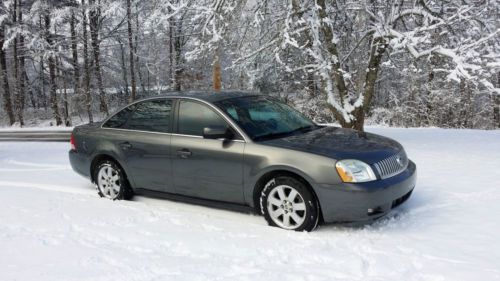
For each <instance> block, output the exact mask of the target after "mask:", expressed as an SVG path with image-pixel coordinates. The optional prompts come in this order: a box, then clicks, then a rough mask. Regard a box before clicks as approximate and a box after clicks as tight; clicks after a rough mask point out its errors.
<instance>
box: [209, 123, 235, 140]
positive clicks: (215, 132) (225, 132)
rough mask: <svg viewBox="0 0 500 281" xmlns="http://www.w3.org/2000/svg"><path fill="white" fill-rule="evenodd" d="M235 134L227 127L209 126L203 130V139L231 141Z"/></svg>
mask: <svg viewBox="0 0 500 281" xmlns="http://www.w3.org/2000/svg"><path fill="white" fill-rule="evenodd" d="M233 137H234V134H233V132H232V131H231V129H229V128H228V127H226V126H208V127H205V128H203V138H205V139H231V138H233Z"/></svg>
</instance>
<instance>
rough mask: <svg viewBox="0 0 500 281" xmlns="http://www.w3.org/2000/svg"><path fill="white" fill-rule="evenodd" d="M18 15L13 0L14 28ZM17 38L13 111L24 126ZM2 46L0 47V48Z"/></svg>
mask: <svg viewBox="0 0 500 281" xmlns="http://www.w3.org/2000/svg"><path fill="white" fill-rule="evenodd" d="M18 14H19V7H18V3H17V0H14V5H13V11H12V22H13V24H14V26H16V25H17V23H18V22H17V17H18ZM18 44H19V38H18V37H17V36H16V37H15V38H14V46H13V51H14V82H15V83H14V95H15V99H14V111H15V112H16V117H17V120H18V121H19V125H20V126H21V127H22V126H24V120H23V106H22V104H23V103H22V95H23V94H24V93H22V92H21V81H20V79H19V46H18ZM1 47H2V46H0V48H1Z"/></svg>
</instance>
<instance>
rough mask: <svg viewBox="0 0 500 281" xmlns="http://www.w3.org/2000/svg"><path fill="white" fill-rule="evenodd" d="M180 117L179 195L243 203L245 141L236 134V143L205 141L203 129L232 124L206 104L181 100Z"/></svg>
mask: <svg viewBox="0 0 500 281" xmlns="http://www.w3.org/2000/svg"><path fill="white" fill-rule="evenodd" d="M176 116H177V118H176V122H175V123H176V124H175V125H176V126H175V131H174V132H175V133H174V134H173V135H172V141H171V143H172V145H171V147H172V156H173V158H172V172H173V173H172V178H173V183H174V188H175V192H176V193H178V194H182V195H187V196H193V197H199V198H205V199H212V200H219V201H226V202H232V203H243V202H244V201H243V163H242V161H243V150H244V148H245V142H244V141H243V138H242V137H241V136H239V135H238V133H236V132H235V134H236V135H237V137H235V139H233V140H222V139H204V138H203V128H205V127H208V126H221V125H222V126H227V127H230V125H229V124H228V123H227V121H226V120H225V119H224V118H223V117H222V115H220V114H219V113H218V112H216V111H215V110H214V109H213V108H212V107H211V106H209V105H207V104H205V103H203V102H199V101H194V100H189V99H180V100H179V101H178V105H177V114H176Z"/></svg>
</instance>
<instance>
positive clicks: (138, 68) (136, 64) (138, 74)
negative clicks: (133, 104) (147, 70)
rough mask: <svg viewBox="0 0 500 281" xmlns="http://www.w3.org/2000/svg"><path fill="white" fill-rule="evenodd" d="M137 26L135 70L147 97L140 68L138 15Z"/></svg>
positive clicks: (137, 15)
mask: <svg viewBox="0 0 500 281" xmlns="http://www.w3.org/2000/svg"><path fill="white" fill-rule="evenodd" d="M136 5H137V4H136ZM136 10H137V7H136ZM135 24H136V32H135V35H134V41H135V44H134V55H135V69H136V71H137V77H138V78H139V84H140V85H141V91H142V95H143V96H145V95H146V87H144V79H143V77H142V71H141V66H140V63H139V56H138V55H137V48H138V46H139V37H138V34H139V32H138V30H139V29H140V26H139V14H138V13H136V18H135Z"/></svg>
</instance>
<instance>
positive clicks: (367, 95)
mask: <svg viewBox="0 0 500 281" xmlns="http://www.w3.org/2000/svg"><path fill="white" fill-rule="evenodd" d="M386 48H387V43H386V42H385V40H384V38H382V37H377V38H375V39H373V42H372V46H371V49H370V59H369V61H368V67H367V72H366V77H365V85H364V91H363V106H361V107H358V108H357V109H355V111H354V117H355V119H354V120H353V121H352V122H350V123H348V125H349V127H350V128H353V129H355V130H359V131H363V130H364V123H365V115H366V114H367V113H368V112H369V110H370V106H371V104H372V98H373V96H374V94H375V83H376V81H377V78H378V71H379V69H380V63H381V61H382V56H383V55H384V53H385V50H386Z"/></svg>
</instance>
